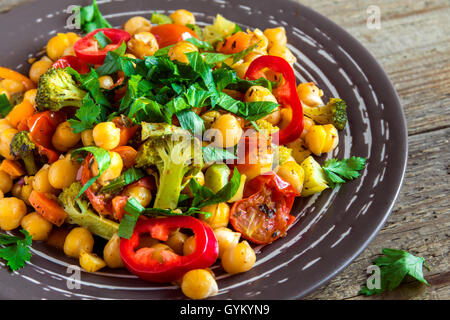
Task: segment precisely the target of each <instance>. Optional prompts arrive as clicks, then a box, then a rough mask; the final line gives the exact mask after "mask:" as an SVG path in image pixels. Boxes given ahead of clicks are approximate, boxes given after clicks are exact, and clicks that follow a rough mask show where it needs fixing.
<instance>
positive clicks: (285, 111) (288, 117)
mask: <svg viewBox="0 0 450 320" xmlns="http://www.w3.org/2000/svg"><path fill="white" fill-rule="evenodd" d="M291 121H292V109H291V108H282V109H281V110H280V122H279V123H278V127H279V128H280V129H284V128H286V127H287V126H288V125H289V123H291Z"/></svg>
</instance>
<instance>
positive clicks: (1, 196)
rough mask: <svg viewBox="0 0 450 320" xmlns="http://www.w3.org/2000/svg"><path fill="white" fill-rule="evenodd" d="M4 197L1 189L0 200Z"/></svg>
mask: <svg viewBox="0 0 450 320" xmlns="http://www.w3.org/2000/svg"><path fill="white" fill-rule="evenodd" d="M4 197H5V195H4V193H3V191H0V200H1V199H3V198H4Z"/></svg>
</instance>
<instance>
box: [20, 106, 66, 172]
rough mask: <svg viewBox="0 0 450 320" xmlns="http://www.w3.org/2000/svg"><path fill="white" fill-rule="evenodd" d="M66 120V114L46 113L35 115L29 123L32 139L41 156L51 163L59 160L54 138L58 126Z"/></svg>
mask: <svg viewBox="0 0 450 320" xmlns="http://www.w3.org/2000/svg"><path fill="white" fill-rule="evenodd" d="M65 120H66V117H65V115H64V113H62V112H53V111H44V112H39V113H36V114H34V115H33V116H32V117H30V118H29V119H28V121H27V125H28V128H29V131H30V137H31V140H32V141H33V143H34V144H35V145H36V147H37V148H38V152H39V154H40V155H43V156H46V157H47V158H48V162H49V163H53V162H55V161H56V160H58V158H59V155H60V154H59V153H58V152H56V151H55V150H54V147H53V144H52V136H53V134H54V133H55V131H56V128H57V127H58V125H59V124H60V123H62V122H64V121H65Z"/></svg>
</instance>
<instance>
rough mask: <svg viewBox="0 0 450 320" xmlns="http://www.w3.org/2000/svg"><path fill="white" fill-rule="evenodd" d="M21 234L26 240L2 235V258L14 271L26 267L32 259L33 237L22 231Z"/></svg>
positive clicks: (0, 252)
mask: <svg viewBox="0 0 450 320" xmlns="http://www.w3.org/2000/svg"><path fill="white" fill-rule="evenodd" d="M20 232H21V233H22V234H23V235H24V236H25V237H24V238H20V237H16V236H10V235H6V234H3V233H0V245H1V246H2V247H0V258H2V259H4V260H5V261H6V262H7V265H8V267H9V268H10V269H11V270H12V271H17V270H19V269H20V268H22V267H24V266H25V263H26V262H27V261H30V259H31V249H30V248H31V243H32V240H31V235H30V234H29V233H28V231H26V230H24V229H22V230H20Z"/></svg>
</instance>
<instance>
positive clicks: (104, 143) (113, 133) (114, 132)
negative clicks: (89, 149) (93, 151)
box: [92, 122, 120, 150]
mask: <svg viewBox="0 0 450 320" xmlns="http://www.w3.org/2000/svg"><path fill="white" fill-rule="evenodd" d="M92 137H93V138H94V142H95V145H96V146H97V147H100V148H103V149H106V150H111V149H114V148H115V147H117V146H118V145H119V142H120V129H119V128H117V127H116V125H115V124H114V122H101V123H99V124H97V125H96V126H95V127H94V130H93V131H92Z"/></svg>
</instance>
